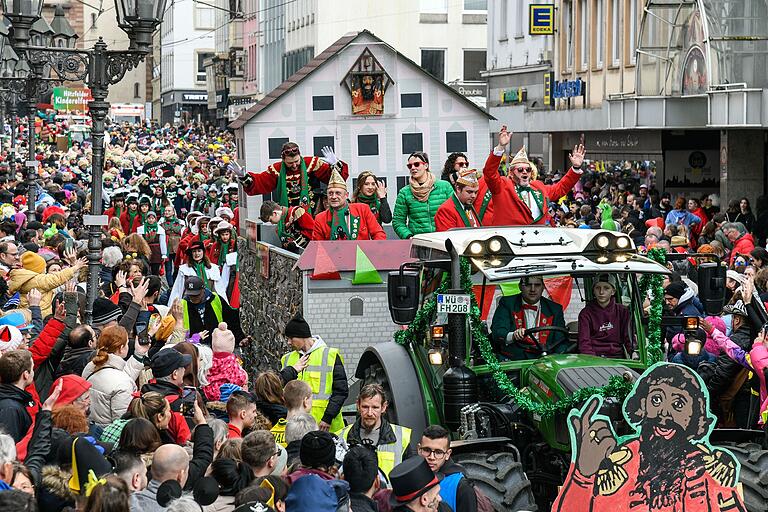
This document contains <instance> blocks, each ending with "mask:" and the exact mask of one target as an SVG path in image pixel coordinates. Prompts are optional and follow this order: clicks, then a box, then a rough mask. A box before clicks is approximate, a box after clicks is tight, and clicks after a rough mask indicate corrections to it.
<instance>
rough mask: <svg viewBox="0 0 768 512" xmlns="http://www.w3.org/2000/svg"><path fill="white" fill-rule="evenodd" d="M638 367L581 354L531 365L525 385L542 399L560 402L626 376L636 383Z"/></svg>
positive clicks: (552, 358) (563, 356)
mask: <svg viewBox="0 0 768 512" xmlns="http://www.w3.org/2000/svg"><path fill="white" fill-rule="evenodd" d="M639 363H640V362H639V361H630V360H625V359H608V358H604V357H596V356H587V355H580V354H563V355H552V356H546V357H543V358H541V359H540V360H539V361H537V362H536V363H534V364H533V365H531V366H530V367H529V368H528V370H527V372H526V374H525V379H524V382H526V383H527V385H528V386H529V389H530V391H531V392H532V393H535V394H537V395H540V397H541V398H542V399H544V400H550V401H552V400H554V401H557V399H558V397H563V396H568V395H571V394H573V393H574V392H576V391H577V390H579V389H582V388H587V387H602V386H605V385H606V384H608V380H609V379H610V378H611V377H613V376H614V375H619V376H622V375H626V376H627V377H628V378H631V379H633V380H634V379H636V378H638V377H639V374H638V373H637V371H635V370H634V369H633V367H634V366H637V365H638V364H639Z"/></svg>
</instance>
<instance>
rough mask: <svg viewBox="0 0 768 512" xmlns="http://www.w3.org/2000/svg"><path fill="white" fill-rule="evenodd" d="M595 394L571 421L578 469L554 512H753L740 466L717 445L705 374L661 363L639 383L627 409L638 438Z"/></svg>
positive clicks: (570, 476) (570, 474) (573, 469)
mask: <svg viewBox="0 0 768 512" xmlns="http://www.w3.org/2000/svg"><path fill="white" fill-rule="evenodd" d="M602 405H603V399H602V397H599V396H593V397H592V398H590V399H589V400H587V402H586V403H585V404H584V406H583V407H582V408H581V410H579V411H572V412H571V414H570V415H569V416H568V427H569V430H570V435H571V449H572V460H571V468H570V470H569V472H568V476H567V477H566V479H565V483H564V484H563V487H562V489H561V490H560V494H559V495H558V497H557V499H556V500H555V503H554V505H553V506H552V510H553V512H580V511H585V512H601V511H606V512H623V511H632V512H635V511H660V512H662V511H663V512H699V511H701V512H719V511H734V512H736V511H746V508H745V506H744V502H743V500H742V498H741V496H740V495H739V493H738V492H737V491H736V484H737V482H738V479H739V470H740V466H739V463H738V461H737V460H736V458H735V457H734V456H733V455H732V454H731V453H730V452H729V451H727V450H725V449H723V448H720V447H717V448H716V447H713V446H712V445H711V444H710V442H709V434H710V433H711V432H712V429H713V428H714V425H715V418H714V416H712V415H711V414H710V412H709V394H708V393H707V390H706V387H705V386H704V383H703V381H702V380H701V377H699V376H698V375H697V374H696V373H695V372H693V371H692V370H690V369H689V368H688V367H686V366H682V365H677V364H670V363H658V364H655V365H654V366H652V367H651V368H649V369H648V370H646V371H645V373H643V375H642V376H641V377H640V378H639V379H638V380H637V382H636V383H635V386H634V388H633V389H632V392H631V393H630V394H629V396H627V398H626V400H625V401H624V406H623V408H622V411H623V413H624V418H625V420H626V421H627V423H628V424H629V425H630V426H631V427H633V428H634V429H635V433H634V434H632V435H629V436H624V437H621V438H619V437H618V436H616V433H615V432H614V430H613V427H612V425H611V420H610V419H609V418H608V417H606V416H603V415H601V414H597V411H599V410H600V408H601V406H602Z"/></svg>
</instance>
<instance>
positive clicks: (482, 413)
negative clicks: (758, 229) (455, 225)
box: [355, 226, 768, 512]
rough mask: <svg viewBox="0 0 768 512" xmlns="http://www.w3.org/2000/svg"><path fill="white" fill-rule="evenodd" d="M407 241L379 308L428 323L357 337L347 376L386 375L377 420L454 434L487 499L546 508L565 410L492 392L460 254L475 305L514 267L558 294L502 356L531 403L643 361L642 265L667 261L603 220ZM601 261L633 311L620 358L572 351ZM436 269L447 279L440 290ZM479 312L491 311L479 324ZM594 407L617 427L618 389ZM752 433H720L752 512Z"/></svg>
mask: <svg viewBox="0 0 768 512" xmlns="http://www.w3.org/2000/svg"><path fill="white" fill-rule="evenodd" d="M412 240H413V246H412V253H411V256H412V257H413V258H414V261H412V262H407V263H404V264H403V265H402V266H401V268H400V270H399V271H395V272H391V273H390V275H389V281H388V294H389V309H390V314H391V316H392V319H393V321H394V322H395V323H397V324H399V325H403V326H405V325H409V324H411V323H412V322H414V320H415V319H416V318H417V315H418V314H419V312H420V311H421V312H422V313H421V317H422V318H421V320H422V324H419V325H425V326H426V328H424V329H421V330H420V331H421V332H416V333H415V335H414V336H410V337H407V339H405V340H403V339H401V340H400V341H401V342H400V343H398V342H396V341H390V342H385V343H379V344H376V345H373V346H370V347H368V349H366V351H365V352H364V354H363V356H362V357H361V359H360V361H359V363H358V366H357V369H356V372H355V376H356V377H357V379H359V381H358V382H359V384H360V385H365V384H368V383H374V382H375V383H379V384H381V385H382V386H384V388H385V389H386V390H387V392H388V394H389V396H390V407H389V409H388V413H387V414H388V416H389V418H388V419H389V420H390V421H392V422H395V423H398V424H400V425H406V426H409V427H411V428H413V430H414V436H415V439H419V437H420V434H421V432H422V430H423V429H424V428H425V427H426V426H427V425H429V424H441V425H443V426H445V427H446V428H448V429H449V430H450V431H451V432H452V435H453V439H454V440H453V441H452V444H451V447H452V451H453V459H454V460H455V461H456V462H458V463H459V464H461V465H463V466H464V467H465V468H466V470H467V473H468V475H467V476H468V477H469V478H470V479H471V480H473V481H474V482H475V484H476V485H477V486H478V488H480V489H481V490H482V491H483V492H484V493H485V494H486V495H487V496H488V497H489V498H490V499H491V501H493V503H494V504H495V505H496V506H497V507H498V508H499V510H530V511H533V510H549V507H550V505H551V503H552V502H553V500H554V498H555V497H556V495H557V491H558V486H559V485H561V484H562V482H563V480H564V478H565V475H566V474H567V472H568V468H569V465H570V442H569V432H568V426H567V421H566V417H567V414H568V411H564V412H558V413H555V414H554V415H552V414H548V415H544V416H542V415H539V414H536V413H530V412H528V411H529V410H526V409H525V408H523V407H521V405H520V404H518V403H517V402H516V401H515V400H512V399H511V398H510V397H509V395H508V394H505V393H504V392H500V390H499V387H498V385H497V383H496V380H495V379H494V378H493V376H492V369H491V366H490V365H489V364H487V361H486V360H484V358H483V356H482V354H481V347H479V346H478V345H479V344H478V342H477V340H476V339H474V338H475V337H474V336H473V335H472V332H473V330H475V329H484V330H485V332H486V333H487V332H488V325H487V324H485V323H483V325H481V326H472V325H470V321H469V317H470V304H471V298H470V296H469V295H468V294H467V292H466V290H465V288H464V287H462V279H461V278H462V275H461V274H462V266H464V268H467V262H469V264H470V265H471V267H470V268H471V272H472V277H471V279H472V284H473V287H478V286H480V287H482V288H478V289H479V290H482V291H481V292H479V293H480V294H481V299H480V301H479V302H480V303H481V307H482V303H486V302H488V303H491V304H493V303H494V302H496V300H495V297H494V300H488V301H486V300H485V298H486V296H485V294H495V295H499V294H500V293H507V294H508V293H515V287H516V283H517V282H518V281H519V280H520V279H521V278H523V277H525V276H541V277H543V278H544V279H545V282H546V283H549V286H550V287H554V286H556V289H555V288H553V289H552V290H550V292H555V293H550V295H551V296H553V297H554V296H557V297H558V298H559V299H560V300H562V301H563V302H564V303H563V304H561V305H562V306H563V313H564V320H565V324H566V325H565V327H563V326H556V325H550V326H544V327H538V328H535V329H529V330H527V331H526V333H525V336H526V337H529V339H530V341H531V342H533V343H535V345H536V346H537V347H538V349H539V351H540V352H541V353H540V355H539V356H538V357H535V358H533V359H526V360H502V361H501V362H500V364H501V367H502V369H503V371H504V373H505V374H506V375H507V376H508V377H509V379H510V380H511V381H512V383H513V384H514V385H515V386H516V387H517V389H519V390H521V392H522V396H524V397H526V398H527V399H528V401H529V403H534V404H552V403H556V402H557V401H558V400H562V399H564V398H565V397H568V396H570V395H572V394H574V393H576V392H577V391H578V390H580V389H582V388H585V387H602V386H605V385H607V384H608V383H609V381H613V382H615V381H616V378H615V377H616V376H618V378H621V379H624V380H626V381H628V382H633V381H634V380H635V379H636V378H637V377H638V376H639V375H640V374H641V373H642V372H643V370H645V369H646V368H647V367H648V366H650V363H651V361H650V360H649V356H648V353H647V346H646V336H647V318H644V315H643V302H644V299H645V297H644V296H643V294H642V292H641V291H640V277H641V276H643V275H648V274H657V275H658V274H669V270H668V269H667V268H666V267H665V266H663V265H661V264H659V263H657V262H655V261H652V260H651V259H649V258H647V257H646V256H644V255H641V254H639V253H638V252H637V250H636V248H635V246H634V243H633V242H632V240H631V239H630V238H629V237H627V236H626V235H623V234H620V233H614V232H610V231H604V230H581V229H559V228H549V227H541V226H525V227H508V228H506V227H505V228H480V229H459V230H450V231H448V232H443V233H430V234H424V235H417V236H415V237H414V238H413V239H412ZM606 273H607V274H609V275H610V276H611V279H612V280H613V282H614V283H616V284H617V287H616V300H617V302H619V303H622V304H624V305H626V306H627V307H628V308H629V309H630V311H631V321H630V323H631V325H630V326H629V327H630V332H631V335H632V339H633V340H634V345H635V347H636V349H635V350H633V353H631V354H625V357H624V358H621V359H609V358H603V357H595V356H591V355H583V354H579V353H578V349H577V343H576V341H577V334H578V315H579V312H580V311H581V309H582V308H583V307H584V306H585V304H586V301H588V300H590V299H592V283H593V281H594V280H595V279H596V278H597V276H598V274H606ZM723 275H724V269H723V268H722V267H721V266H720V265H718V264H717V263H709V264H701V265H699V277H700V279H699V287H700V289H699V296H700V297H701V298H702V300H703V302H704V303H705V305H706V306H707V307H708V310H712V311H714V310H717V311H718V312H719V310H720V308H721V307H722V302H723V291H722V289H723V283H724V279H723ZM446 277H447V282H448V287H447V289H445V286H444V285H443V287H442V288H441V284H442V283H444V282H445V281H444V278H446ZM563 298H564V300H563ZM492 308H493V306H491V309H492ZM427 313H428V316H429V318H426V319H425V318H424V316H425V314H427ZM491 318H492V316H491V315H490V314H489V315H488V322H489V323H490V320H491ZM424 320H426V322H424ZM544 331H549V332H559V333H560V338H561V339H564V341H563V343H566V344H567V348H566V350H565V351H564V352H565V353H557V354H547V353H546V350H545V348H544V347H542V346H541V345H540V344H539V343H538V341H537V340H536V336H535V335H536V334H537V333H540V332H544ZM475 332H477V331H475ZM412 334H413V333H412ZM489 339H491V336H489ZM499 343H516V341H513V340H510V337H507V340H498V337H497V338H496V340H495V341H494V343H493V347H492V349H493V351H494V354H500V352H501V351H500V347H499V345H498V344H499ZM486 348H487V347H486ZM558 352H561V351H560V350H558ZM499 359H502V358H499ZM612 377H614V378H613V379H612ZM601 412H602V413H603V414H605V415H606V416H608V417H610V418H611V419H612V422H613V427H614V430H615V431H616V432H617V434H619V435H622V434H624V433H628V432H629V430H628V426H627V425H626V423H625V422H624V419H623V415H622V413H621V403H619V401H618V400H615V399H606V400H605V403H604V405H603V410H602V411H601ZM761 436H762V433H761V432H752V431H749V432H744V431H738V432H733V433H725V434H723V435H721V436H720V437H719V438H718V442H726V441H727V442H730V443H729V444H733V443H736V442H739V443H741V444H739V445H738V446H736V445H734V446H735V448H732V451H734V452H735V454H736V455H737V456H738V457H739V458H740V460H741V461H742V466H743V467H744V466H746V469H742V472H741V473H742V481H743V482H742V483H743V485H744V491H745V496H747V497H748V499H749V501H750V502H751V503H753V505H752V506H751V507H748V508H749V510H750V512H756V511H765V510H766V507H768V505H766V503H768V488H766V486H767V485H768V481H766V480H768V452H765V451H761V450H760V449H759V448H760V446H759V445H756V444H754V441H757V440H760V439H761ZM713 441H714V437H713ZM758 442H759V441H758ZM750 443H751V444H750ZM745 478H746V480H745Z"/></svg>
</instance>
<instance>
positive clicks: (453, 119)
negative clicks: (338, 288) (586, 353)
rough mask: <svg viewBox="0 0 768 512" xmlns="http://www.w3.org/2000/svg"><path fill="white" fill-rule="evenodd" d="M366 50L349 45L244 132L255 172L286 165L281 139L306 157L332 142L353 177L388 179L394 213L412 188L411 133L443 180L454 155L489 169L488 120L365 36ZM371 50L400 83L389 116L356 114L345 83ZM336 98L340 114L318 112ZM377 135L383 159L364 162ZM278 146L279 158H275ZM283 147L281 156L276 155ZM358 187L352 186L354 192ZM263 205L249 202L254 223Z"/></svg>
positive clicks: (388, 100) (387, 100)
mask: <svg viewBox="0 0 768 512" xmlns="http://www.w3.org/2000/svg"><path fill="white" fill-rule="evenodd" d="M357 41H358V43H356V44H353V45H350V46H348V47H347V48H346V49H345V50H343V51H342V52H341V53H340V54H339V55H337V56H336V57H333V58H332V59H331V60H329V61H328V62H327V63H326V64H325V65H324V66H323V67H321V68H320V69H318V70H317V71H315V72H314V73H313V74H312V77H311V79H308V80H305V81H304V82H302V83H301V84H299V85H298V86H296V87H294V88H293V89H291V90H290V91H289V92H288V93H286V94H284V95H283V96H282V97H281V98H280V100H279V101H278V102H276V103H273V104H272V105H271V106H270V107H269V108H268V109H266V110H264V111H262V112H261V113H260V114H259V115H258V116H257V117H256V118H253V119H251V120H250V121H249V122H248V123H247V124H246V126H245V127H244V129H243V130H244V139H245V143H244V153H245V154H244V156H245V161H246V165H247V167H248V168H249V169H254V170H261V169H266V167H267V166H268V164H269V163H270V162H272V161H275V160H277V159H279V156H280V155H279V142H278V139H283V138H284V139H286V140H288V139H289V140H292V141H295V142H297V143H298V144H299V145H300V146H301V147H302V148H303V151H304V154H307V155H309V154H319V148H318V151H317V152H315V148H314V146H315V143H316V142H320V141H322V140H323V139H319V138H320V137H330V138H331V139H329V140H332V141H333V143H334V145H335V148H336V153H337V154H338V155H339V156H340V158H342V159H343V160H345V161H346V162H348V163H349V165H350V174H351V177H356V176H357V174H359V173H360V172H361V171H362V170H366V169H368V170H372V171H374V172H375V173H376V174H377V176H380V177H383V178H385V179H386V180H387V185H388V190H389V195H388V200H389V202H390V205H391V206H392V207H394V202H395V198H396V195H397V190H398V183H399V185H400V186H404V185H405V184H406V183H407V176H408V171H407V169H406V167H405V163H406V160H407V156H408V154H409V153H410V151H408V150H404V149H403V134H421V138H422V144H421V149H422V150H424V151H426V152H427V153H428V154H429V155H430V157H431V160H432V169H433V171H434V172H436V173H438V174H439V173H440V171H441V170H442V164H443V162H444V160H445V158H446V157H447V155H448V154H449V153H450V152H452V151H453V150H463V151H464V152H465V153H467V154H468V156H469V158H470V161H471V162H476V164H475V165H478V166H482V162H484V161H485V157H486V156H487V154H488V151H489V141H488V118H487V116H485V115H484V114H483V113H482V112H481V111H479V110H478V109H476V108H474V107H472V106H471V105H468V104H467V102H466V101H464V100H462V99H461V98H459V97H457V96H456V95H454V94H452V93H451V92H450V91H448V90H446V87H445V86H444V85H443V84H442V83H440V82H437V81H436V80H433V79H431V78H429V77H428V76H426V75H425V73H424V72H423V71H422V70H421V69H420V68H418V67H416V66H414V65H412V64H410V63H409V62H407V61H405V60H403V59H402V58H400V57H398V56H397V54H396V53H395V52H393V51H392V50H391V48H390V47H389V46H387V45H386V44H383V43H377V42H375V40H374V39H373V38H370V36H361V37H360V38H358V40H357ZM366 47H368V48H369V49H370V50H371V51H372V52H373V54H374V56H375V57H376V58H377V59H378V61H379V62H380V63H381V66H382V67H383V68H384V70H385V71H386V72H387V73H388V74H389V75H390V76H391V77H392V79H393V80H394V84H393V85H391V86H390V87H389V88H388V89H387V91H386V94H385V97H384V114H383V115H382V116H375V117H367V118H363V117H361V116H352V115H351V112H352V110H351V98H350V93H349V91H348V90H347V89H346V88H345V87H344V86H342V85H340V82H341V81H342V79H343V78H344V77H345V75H346V74H347V72H348V70H349V69H350V68H351V67H352V65H353V64H354V62H355V61H356V60H357V58H358V57H359V56H360V54H361V53H362V52H363V50H364V49H365V48H366ZM402 94H419V95H420V101H421V105H422V106H421V107H417V108H403V107H402V105H401V101H402V98H401V95H402ZM315 96H333V110H327V111H314V110H313V97H315ZM448 132H452V133H453V132H458V133H463V134H465V136H466V146H465V147H461V148H456V147H455V146H449V145H448V141H447V133H448ZM365 135H371V136H375V139H376V141H377V143H378V151H377V154H375V155H369V156H364V155H362V154H361V153H364V151H361V149H363V148H361V142H364V141H365V139H366V138H365V137H362V139H361V138H360V136H365ZM270 139H272V140H273V152H272V153H271V154H270ZM275 147H276V148H277V149H278V151H277V153H274V149H275ZM351 185H352V182H351V180H350V186H351ZM258 204H260V198H257V197H250V198H248V215H249V218H254V219H255V218H256V216H257V215H258V209H257V205H258Z"/></svg>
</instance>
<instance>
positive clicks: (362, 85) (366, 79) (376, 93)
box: [341, 48, 394, 116]
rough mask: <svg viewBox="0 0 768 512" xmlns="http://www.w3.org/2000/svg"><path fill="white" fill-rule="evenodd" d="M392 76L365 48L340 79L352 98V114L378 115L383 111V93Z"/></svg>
mask: <svg viewBox="0 0 768 512" xmlns="http://www.w3.org/2000/svg"><path fill="white" fill-rule="evenodd" d="M393 83H394V82H393V81H392V78H391V77H390V76H389V75H388V74H387V72H386V71H384V68H382V67H381V64H380V63H379V61H378V60H377V59H376V57H374V56H373V53H371V51H370V50H369V49H368V48H366V49H365V50H363V53H361V54H360V57H358V58H357V60H356V61H355V63H354V64H353V65H352V67H351V68H350V69H349V71H348V72H347V75H346V76H345V77H344V80H342V82H341V84H342V85H344V86H345V87H346V88H347V89H348V90H349V93H350V98H351V100H352V115H355V116H380V115H382V114H383V113H384V94H385V93H386V91H387V88H388V87H389V86H390V85H391V84H393Z"/></svg>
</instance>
